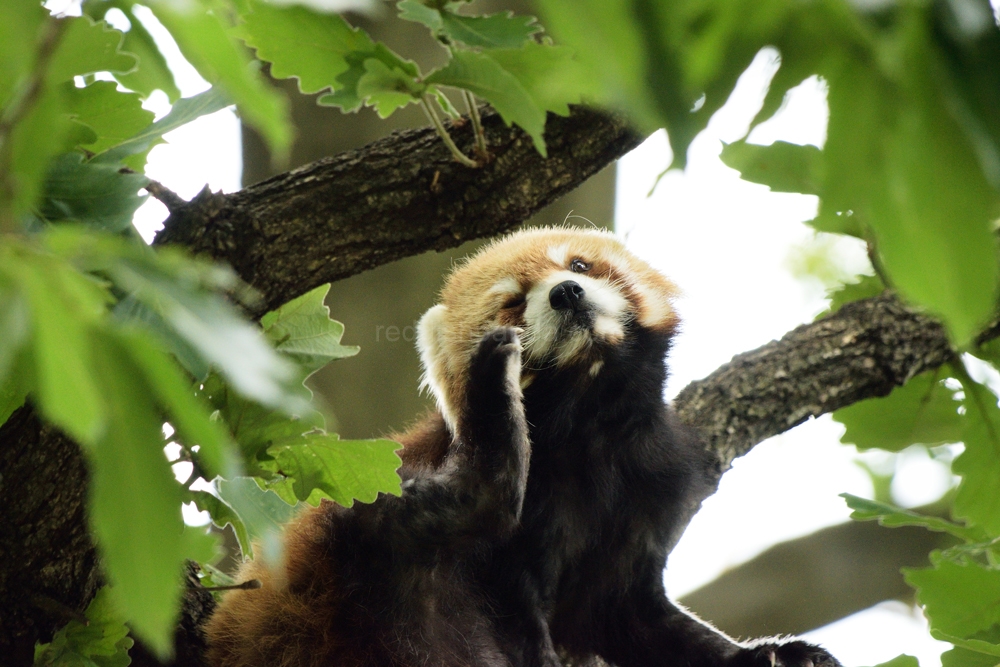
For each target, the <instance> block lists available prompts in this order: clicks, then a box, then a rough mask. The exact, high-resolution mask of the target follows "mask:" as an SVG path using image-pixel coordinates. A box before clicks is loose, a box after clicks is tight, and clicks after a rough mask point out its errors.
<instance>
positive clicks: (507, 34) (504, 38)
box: [441, 11, 542, 49]
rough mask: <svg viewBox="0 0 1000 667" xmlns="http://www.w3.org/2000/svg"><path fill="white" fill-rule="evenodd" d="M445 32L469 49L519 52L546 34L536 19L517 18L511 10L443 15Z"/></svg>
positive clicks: (530, 17) (445, 12)
mask: <svg viewBox="0 0 1000 667" xmlns="http://www.w3.org/2000/svg"><path fill="white" fill-rule="evenodd" d="M441 32H442V34H444V35H445V36H446V37H448V39H450V40H451V41H455V42H461V43H462V44H467V45H469V46H478V47H483V48H498V49H516V48H519V47H521V46H524V45H525V44H527V43H529V42H532V36H533V35H536V34H538V33H540V32H542V26H540V25H538V23H537V22H536V20H535V17H534V16H515V15H514V13H513V12H510V11H506V12H498V13H496V14H487V15H485V16H462V15H461V14H455V13H453V12H449V11H444V12H442V13H441ZM532 43H533V42H532Z"/></svg>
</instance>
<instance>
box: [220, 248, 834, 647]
mask: <svg viewBox="0 0 1000 667" xmlns="http://www.w3.org/2000/svg"><path fill="white" fill-rule="evenodd" d="M674 295H675V288H674V286H673V285H672V284H671V283H670V282H669V281H668V280H667V279H666V278H664V277H663V276H662V275H661V274H659V273H658V272H657V271H655V270H654V269H652V268H651V267H650V266H649V265H648V264H646V263H645V262H643V261H642V260H640V259H638V258H637V257H635V256H634V255H632V254H631V253H630V252H628V251H627V250H626V249H625V247H624V246H623V245H622V244H621V243H620V242H619V241H618V240H616V239H615V237H614V236H613V235H611V234H609V233H605V232H600V231H596V230H595V231H579V230H570V229H537V230H528V231H522V232H518V233H515V234H512V235H510V236H508V237H506V238H504V239H502V240H499V241H497V242H494V243H493V244H492V245H490V246H488V247H486V248H485V249H483V250H482V251H480V252H479V253H478V254H476V255H475V256H474V257H472V258H471V259H470V260H468V261H467V262H466V263H465V264H463V265H461V266H459V267H458V268H457V269H456V270H455V271H454V272H453V273H452V274H451V276H450V277H449V278H448V280H447V283H446V284H445V287H444V289H443V291H442V292H441V299H440V303H439V304H438V305H436V306H434V307H433V308H431V309H430V310H429V311H428V312H427V313H426V314H425V315H424V316H423V318H422V319H421V321H420V324H419V327H418V348H419V350H420V355H421V359H422V362H423V365H424V372H425V376H424V384H425V385H426V386H427V387H429V388H430V390H431V391H432V392H433V394H434V397H435V398H436V400H437V406H438V408H437V410H436V411H434V412H432V413H431V414H430V415H428V416H427V417H426V418H425V419H424V420H423V421H422V422H420V423H418V424H417V425H416V426H414V427H413V428H411V429H410V430H408V431H407V432H405V433H402V434H398V435H396V436H395V437H396V438H397V439H398V440H399V441H400V442H401V443H403V445H404V450H403V454H402V458H403V466H402V468H401V469H400V476H401V478H402V480H403V483H402V496H401V497H394V496H382V497H380V498H379V499H378V500H376V501H375V502H374V503H371V504H368V505H365V504H356V505H355V506H354V507H352V508H349V509H348V508H343V507H340V506H337V505H334V504H333V503H329V502H324V503H322V504H321V505H320V506H319V507H317V508H311V509H308V510H306V511H305V512H304V513H303V514H302V515H300V516H299V517H298V518H297V519H296V520H295V521H294V522H293V523H292V524H291V525H290V526H289V527H288V528H287V530H286V535H285V542H286V547H285V561H284V564H283V565H282V566H281V567H280V568H277V569H276V570H275V571H272V570H269V569H267V568H265V567H263V566H261V565H259V564H256V563H251V564H249V565H247V566H245V567H244V569H243V571H242V572H241V575H240V576H241V577H244V578H257V579H260V580H261V581H262V584H263V585H262V587H261V588H260V589H257V590H240V591H234V592H232V593H229V594H228V595H227V597H226V598H225V599H224V601H223V602H222V603H221V605H220V607H219V609H218V610H217V611H216V613H215V614H214V616H213V618H212V619H211V621H210V623H209V626H208V635H209V645H210V650H209V663H210V664H211V665H214V666H216V667H251V666H252V667H265V666H267V667H319V666H321V665H322V666H328V667H383V666H385V667H389V666H393V667H397V666H398V667H417V666H424V665H435V666H437V665H442V666H452V665H453V666H455V667H458V666H470V665H475V666H480V665H481V666H496V667H521V666H532V667H558V666H559V665H560V664H561V663H560V658H559V654H557V652H556V649H555V647H556V646H559V647H561V649H562V650H563V651H564V653H563V655H566V656H569V657H570V658H571V659H572V660H573V661H574V662H581V661H582V662H583V663H584V664H586V663H588V661H592V660H595V659H596V658H595V656H597V657H600V658H603V659H604V660H605V661H607V662H609V663H612V664H614V665H617V666H618V667H632V666H636V667H640V666H651V665H678V666H682V665H683V666H685V667H717V666H726V667H744V666H746V667H750V666H753V667H775V666H776V665H785V666H788V667H793V666H794V667H800V666H801V667H813V666H816V667H839V664H840V663H838V662H837V660H836V659H835V658H833V656H831V655H830V654H829V653H827V652H826V651H824V650H823V649H821V648H819V647H816V646H812V645H810V644H807V643H805V642H802V641H799V640H794V639H785V640H775V639H765V640H758V641H756V642H750V643H739V642H735V641H733V640H732V639H730V638H728V637H726V636H725V635H723V634H722V633H720V632H719V631H717V630H716V629H714V628H712V627H711V626H709V625H707V624H705V623H702V622H701V621H699V620H697V619H696V618H694V617H692V616H691V615H689V614H688V613H686V612H685V611H683V610H682V609H679V608H678V607H677V606H675V605H674V604H673V603H671V602H670V600H669V599H668V598H667V596H666V594H665V592H664V589H663V578H662V571H663V568H664V564H665V562H666V557H667V554H668V553H669V552H670V550H671V549H672V548H673V546H674V544H675V543H676V541H677V539H678V538H679V537H680V532H681V531H682V530H683V526H684V525H686V523H687V519H688V518H689V517H690V516H691V515H692V514H693V512H695V511H696V510H697V508H698V504H699V499H700V498H702V497H704V496H705V495H707V489H708V488H710V487H709V486H706V485H711V484H713V481H712V480H713V479H714V477H713V475H712V474H711V471H712V466H713V465H716V464H714V463H713V460H712V458H711V457H710V456H709V455H708V454H706V453H705V451H704V449H703V448H702V447H701V446H700V445H699V443H698V441H697V438H696V437H695V436H694V435H693V434H691V433H689V432H688V431H687V430H685V429H684V428H683V427H681V425H680V424H679V423H677V420H676V419H675V418H674V416H673V414H672V413H671V411H670V410H669V408H667V407H666V406H665V405H664V403H663V399H662V395H663V386H664V382H665V380H666V377H667V369H666V362H665V358H666V354H667V351H668V348H669V346H670V341H671V337H672V336H673V334H674V332H675V330H676V328H677V324H678V319H677V315H676V313H675V312H674V309H673V306H672V299H673V297H674ZM590 664H597V663H590Z"/></svg>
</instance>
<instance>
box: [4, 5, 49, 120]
mask: <svg viewBox="0 0 1000 667" xmlns="http://www.w3.org/2000/svg"><path fill="white" fill-rule="evenodd" d="M47 16H48V12H46V11H45V10H44V9H43V8H42V6H41V4H39V3H37V2H11V3H6V4H5V5H4V12H3V21H0V64H2V66H0V109H3V108H5V107H7V105H8V104H9V103H10V101H11V98H12V96H13V95H14V92H15V91H16V90H18V89H19V88H20V86H22V85H24V80H25V78H26V77H27V75H28V72H30V71H31V68H32V66H33V65H34V62H35V48H36V45H37V43H38V37H39V32H40V30H41V29H42V26H43V25H45V24H46V18H47Z"/></svg>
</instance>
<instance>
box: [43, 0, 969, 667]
mask: <svg viewBox="0 0 1000 667" xmlns="http://www.w3.org/2000/svg"><path fill="white" fill-rule="evenodd" d="M72 4H73V2H72V0H52V2H50V3H49V7H50V9H55V10H58V9H61V8H62V7H63V6H67V5H69V6H72ZM57 6H58V7H57ZM137 9H138V8H137ZM116 11H117V10H112V12H111V13H109V17H108V18H109V19H110V20H111V21H112V22H113V23H117V21H115V19H116V18H119V19H120V20H123V21H124V20H126V19H125V18H124V15H121V16H120V17H119V16H118V15H117V14H115V12H116ZM67 13H72V14H78V13H79V10H78V9H76V11H73V9H72V8H70V9H69V11H68V12H67ZM142 19H143V23H144V24H145V25H146V27H147V28H149V29H150V31H151V32H152V33H153V34H154V36H155V37H157V38H158V42H160V46H161V49H162V50H163V52H164V54H165V55H166V57H167V59H168V61H169V62H170V66H171V68H172V69H173V71H174V73H175V76H176V78H177V83H178V86H179V87H180V89H181V91H182V94H183V96H185V97H188V96H191V95H194V94H196V93H198V92H201V91H203V90H205V89H207V88H208V84H207V83H206V82H205V81H204V80H202V79H201V77H200V76H198V74H197V73H196V72H195V71H194V69H193V68H192V67H191V66H190V65H189V64H188V63H187V62H185V61H184V60H183V58H181V57H180V54H179V52H178V51H177V48H176V46H175V45H174V44H173V43H172V40H170V39H169V36H168V35H166V34H165V31H163V30H162V29H157V28H158V26H157V25H155V19H154V18H152V17H151V16H150V17H149V19H150V20H149V21H147V17H146V16H142ZM122 27H124V26H122ZM774 68H775V62H774V59H773V54H762V55H761V56H760V57H758V59H757V60H756V61H755V62H754V65H753V66H752V67H751V69H750V70H749V71H748V73H747V74H745V75H744V77H743V79H742V80H741V83H740V85H739V86H738V87H737V90H736V92H735V93H734V95H733V97H732V99H731V100H730V102H729V104H727V105H726V107H724V108H723V109H722V110H721V111H720V112H719V113H717V114H716V116H715V117H714V118H713V119H712V122H711V124H710V125H709V128H708V129H707V130H706V131H705V132H704V133H702V134H701V135H700V136H699V137H698V138H697V139H696V140H695V142H694V143H693V144H692V146H691V150H690V152H689V161H688V167H687V169H686V170H685V171H684V172H678V171H676V170H675V171H673V172H670V173H668V174H667V175H666V176H665V177H664V178H663V179H662V180H661V182H660V183H659V185H658V187H657V188H656V191H655V193H654V194H653V195H652V196H651V197H647V193H648V192H649V190H650V188H651V187H652V185H653V183H654V182H655V180H656V177H657V175H658V174H659V173H660V172H661V171H662V170H663V167H664V166H665V165H666V164H667V163H668V162H669V156H670V149H669V146H668V144H667V141H666V136H665V135H664V134H663V133H662V132H660V133H657V134H655V135H653V136H652V137H651V138H650V139H649V140H647V141H646V142H645V143H644V144H643V145H642V146H640V147H639V148H637V149H636V150H635V151H633V152H632V153H630V154H629V155H628V156H626V157H625V158H623V159H622V160H621V161H620V162H619V171H618V199H617V204H616V214H615V215H616V223H617V229H618V231H619V233H620V234H622V235H623V236H624V237H625V238H626V239H627V243H628V245H629V247H630V248H631V249H632V250H633V251H634V252H635V253H636V254H638V255H640V256H642V257H643V258H645V259H646V260H647V261H649V262H650V263H651V264H653V265H654V266H656V267H657V268H659V269H660V270H662V271H663V272H664V273H665V274H666V275H668V276H669V277H670V278H671V279H673V280H674V281H675V282H676V283H677V284H678V285H679V286H680V288H681V290H682V292H683V296H682V298H681V299H679V300H678V302H677V304H676V307H677V309H678V310H679V312H680V314H681V317H682V320H683V328H682V331H681V334H680V335H679V336H678V338H677V340H676V344H675V347H674V350H673V352H672V355H671V362H670V363H671V369H672V377H671V380H670V383H669V386H668V390H667V394H668V397H672V396H673V395H675V394H676V393H677V392H678V391H679V390H680V389H681V388H683V387H684V386H685V385H686V384H687V383H688V382H690V381H692V380H695V379H698V378H701V377H704V376H705V375H707V374H708V373H710V372H712V371H713V370H715V369H716V368H717V367H718V366H719V365H721V364H722V363H725V362H726V361H728V360H729V359H730V358H731V357H732V356H733V355H735V354H738V353H740V352H744V351H747V350H751V349H754V348H756V347H759V346H760V345H762V344H764V343H766V342H768V341H769V340H772V339H775V338H779V337H781V336H782V335H783V334H784V333H785V332H787V331H788V330H790V329H792V328H794V327H795V326H797V325H799V324H802V323H805V322H808V321H811V320H812V319H813V318H814V317H815V315H816V314H817V313H819V312H821V311H822V310H824V309H825V307H826V300H825V298H824V289H823V286H822V285H821V284H820V283H819V282H818V281H809V280H802V279H799V278H796V277H794V276H793V272H792V270H791V269H790V265H791V264H792V261H791V260H792V259H793V258H794V257H796V256H799V255H800V254H801V252H802V251H803V249H806V250H811V249H812V250H815V248H817V247H821V248H825V250H826V252H828V253H830V254H831V256H833V257H835V258H836V259H837V262H838V263H839V264H840V265H841V266H842V267H843V268H844V270H845V275H850V274H853V273H858V272H863V271H865V270H866V268H867V260H866V258H865V256H864V252H863V249H862V248H859V247H858V246H857V245H853V244H852V243H851V242H850V241H837V242H834V241H832V240H831V239H829V238H827V239H820V240H819V241H817V240H816V236H815V235H814V234H813V233H812V232H811V230H810V229H809V228H808V227H807V226H806V225H804V224H802V222H803V221H804V220H808V219H810V218H811V217H813V216H814V215H815V212H816V205H817V201H816V198H815V197H808V196H803V195H794V194H779V193H772V192H770V191H769V190H768V189H767V188H766V187H764V186H760V185H754V184H751V183H747V182H744V181H742V180H740V178H739V176H738V174H737V172H735V171H733V170H731V169H729V168H727V167H726V166H724V165H723V164H722V162H721V161H720V160H719V159H718V154H719V151H720V150H721V147H722V144H721V143H720V141H734V140H736V139H739V138H740V137H741V136H743V134H744V133H745V132H746V128H747V127H748V124H749V122H750V119H751V118H752V117H753V115H754V113H756V110H757V109H758V108H759V106H760V103H761V100H762V95H763V91H764V87H765V86H766V84H767V81H768V79H769V78H770V76H771V74H773V71H774ZM145 106H146V107H147V108H149V109H151V110H153V111H154V112H156V114H157V117H160V116H162V115H163V114H164V113H165V112H166V111H167V110H168V109H169V104H168V102H167V100H166V97H165V96H164V95H162V93H156V94H154V95H153V96H152V97H151V98H150V99H149V100H148V101H147V103H146V104H145ZM826 117H827V112H826V102H825V93H824V91H823V89H822V86H821V85H820V84H818V83H817V82H815V81H813V82H807V84H804V85H803V86H801V87H800V88H799V89H797V90H796V91H794V93H793V94H792V95H791V97H790V100H788V101H787V104H786V105H785V108H784V109H783V110H782V111H781V112H779V117H778V118H775V119H774V120H773V121H770V122H768V123H766V124H764V125H762V126H761V127H759V128H757V129H756V130H755V131H754V132H753V134H752V135H751V140H752V141H753V142H754V143H762V144H767V143H771V142H772V141H774V140H776V139H781V140H785V141H792V142H796V143H813V144H816V145H819V146H822V143H823V141H824V139H825V127H826ZM165 138H166V141H167V143H166V144H163V145H160V146H157V147H155V148H154V149H153V150H152V152H151V153H150V156H149V163H148V167H147V170H146V173H147V175H148V176H149V177H150V178H153V179H155V180H158V181H160V182H161V183H163V184H164V185H165V186H167V187H168V188H170V189H171V190H173V191H174V192H177V193H178V194H179V195H181V196H182V197H184V198H191V197H193V196H194V195H195V194H197V193H198V191H199V190H201V189H202V188H203V187H204V186H205V185H206V184H207V185H208V186H209V187H210V188H212V190H215V191H217V190H222V191H224V192H232V191H235V190H237V189H239V187H240V173H241V168H242V163H241V150H240V132H239V121H238V119H237V117H236V115H235V114H234V113H233V111H231V110H225V111H220V112H218V113H216V114H213V115H211V116H207V117H203V118H201V119H199V120H197V121H195V122H194V123H191V124H190V125H188V126H186V127H184V128H182V129H180V130H177V131H175V132H171V133H169V134H167V135H166V137H165ZM575 213H576V214H579V215H582V216H585V217H586V216H587V212H586V211H580V210H578V211H575ZM165 217H166V209H165V208H164V207H163V206H162V204H160V203H159V202H157V201H156V200H154V199H152V198H150V199H149V201H148V202H147V203H146V204H145V205H144V206H143V207H142V208H141V209H139V211H138V212H137V213H136V218H135V224H136V227H137V228H138V229H139V230H140V232H141V233H142V234H143V236H144V237H145V238H146V239H147V240H150V239H151V238H152V236H153V234H155V231H156V230H157V229H159V227H160V226H161V223H162V221H163V220H164V219H165ZM595 222H597V223H598V224H602V223H604V222H609V221H596V220H595ZM841 433H842V428H841V427H840V426H839V425H838V424H836V423H834V422H833V421H832V420H831V419H830V418H829V417H828V416H827V417H824V418H821V419H818V420H815V421H811V422H809V423H807V424H804V425H802V426H800V427H798V428H796V429H794V430H792V431H790V432H788V433H785V434H783V435H781V436H778V437H775V438H772V439H770V440H768V441H767V442H765V443H763V444H761V445H759V446H757V447H756V448H754V450H753V451H752V452H751V453H750V454H749V455H747V456H745V457H743V458H742V459H739V460H738V461H736V463H735V465H734V468H733V470H732V471H730V472H729V473H727V474H726V475H725V476H724V477H723V480H722V484H721V486H720V489H719V492H718V493H716V494H715V495H714V496H712V497H711V498H709V499H708V500H707V501H706V502H705V504H704V508H703V509H702V511H701V512H700V513H699V514H698V515H697V517H696V518H695V520H694V521H693V522H692V524H691V526H690V528H689V529H688V530H687V532H686V533H685V535H684V537H683V539H682V540H681V542H680V544H679V545H678V547H677V548H676V549H675V550H674V552H673V554H672V555H671V558H670V568H669V570H668V571H667V573H666V574H665V580H666V583H667V588H668V591H669V592H670V594H671V596H672V597H681V596H682V595H683V594H684V593H686V592H689V591H691V590H694V589H696V588H697V587H699V586H700V585H702V584H704V583H707V582H709V581H711V580H712V579H714V578H715V577H716V576H717V575H718V574H720V573H721V572H723V571H725V570H726V569H728V568H731V567H733V566H736V565H738V564H739V563H741V562H743V561H745V560H747V559H749V558H751V557H753V556H754V555H756V554H758V553H760V552H761V551H763V550H765V549H766V548H767V547H769V546H771V545H772V544H775V543H777V542H781V541H784V540H787V539H791V538H794V537H798V536H801V535H805V534H808V533H811V532H813V531H815V530H817V529H819V528H822V527H824V526H829V525H832V524H835V523H839V522H842V521H845V520H847V517H848V514H849V511H848V510H847V508H846V506H845V505H844V502H843V500H842V499H841V498H839V497H838V496H837V494H839V493H842V492H849V493H853V494H856V495H860V496H868V497H870V496H871V494H872V488H871V483H870V482H869V479H868V477H867V475H866V473H864V472H863V471H862V470H861V469H860V468H859V467H858V466H857V465H856V464H855V463H854V460H855V458H856V457H857V454H856V452H855V450H854V448H853V447H846V446H843V445H840V444H839V436H840V434H841ZM864 459H865V460H866V461H868V462H869V463H870V464H875V465H882V466H885V465H889V466H895V467H896V470H897V478H896V483H895V485H894V487H893V494H894V498H895V500H896V502H898V503H899V504H902V505H906V506H914V505H919V504H922V503H926V502H930V501H932V500H935V499H936V498H937V497H939V496H940V494H941V493H942V492H943V490H944V489H945V487H946V486H947V485H948V484H949V476H948V474H947V472H946V470H945V469H944V468H943V466H942V465H941V464H939V463H936V462H932V461H931V460H930V459H929V458H928V457H927V456H926V455H925V454H922V453H920V452H910V453H908V455H905V456H901V457H899V459H898V460H895V461H893V460H891V459H889V457H887V456H879V455H877V454H871V455H866V456H865V457H864ZM178 472H179V473H180V472H181V471H178ZM182 474H184V476H186V471H184V472H183V473H182ZM186 509H187V508H186ZM189 514H190V516H188V515H189ZM185 515H186V518H187V520H188V521H189V522H190V523H203V522H204V521H203V520H199V517H198V516H197V513H196V512H185ZM887 530H888V529H887ZM844 585H845V586H850V585H853V582H846V581H845V582H844ZM808 638H809V639H810V640H811V641H814V642H817V643H821V644H823V645H825V646H826V647H827V648H829V649H830V650H831V652H833V653H834V654H835V655H837V657H838V658H839V659H840V660H841V661H842V662H843V663H844V664H845V665H846V666H847V667H862V666H867V665H875V664H877V663H879V662H883V661H885V660H889V659H891V658H893V657H895V656H896V655H898V654H900V653H909V654H911V655H916V656H917V657H919V658H920V663H921V665H922V667H937V666H938V665H940V659H939V656H940V653H941V652H942V651H943V650H946V649H947V648H949V646H950V645H948V644H945V643H942V642H936V641H934V640H932V639H931V638H930V637H929V635H928V634H927V632H926V624H925V623H924V621H923V618H922V616H921V615H920V614H919V612H914V611H913V610H911V609H909V608H908V607H906V606H905V605H903V604H900V603H885V604H882V605H879V606H878V607H875V608H873V609H870V610H868V611H865V612H861V613H859V614H855V615H854V616H851V617H849V618H847V619H844V620H842V621H840V622H838V623H835V624H833V625H830V626H827V627H825V628H821V629H819V630H816V631H814V632H811V633H809V635H808Z"/></svg>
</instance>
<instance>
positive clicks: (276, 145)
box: [151, 0, 293, 163]
mask: <svg viewBox="0 0 1000 667" xmlns="http://www.w3.org/2000/svg"><path fill="white" fill-rule="evenodd" d="M151 8H152V10H153V12H154V13H155V14H156V17H157V18H158V19H160V21H161V22H162V23H163V25H164V26H166V28H167V29H168V30H170V34H171V35H173V37H174V39H175V40H176V41H177V45H178V46H179V47H180V50H181V53H182V54H184V57H185V58H187V59H188V61H189V62H190V63H191V64H192V65H194V67H195V69H197V70H198V73H199V74H201V75H202V76H203V77H204V78H205V79H206V80H207V81H208V82H209V83H211V84H213V85H216V84H218V86H219V87H220V88H222V89H223V90H224V91H225V92H226V93H228V95H229V96H230V98H232V100H233V101H234V102H235V103H236V107H237V108H238V109H239V111H240V114H241V117H242V119H243V120H244V121H246V122H247V123H249V124H250V125H252V126H253V127H254V128H256V129H257V130H258V131H259V132H260V133H261V135H263V137H264V138H265V139H266V140H267V143H268V146H269V147H270V149H271V152H272V153H273V154H274V155H275V156H276V160H277V162H279V163H281V162H284V161H285V160H287V158H288V151H289V150H290V148H291V144H292V132H293V130H292V124H291V119H290V117H289V110H288V100H286V99H285V97H284V96H283V95H282V94H281V93H279V92H278V91H277V90H275V89H274V88H272V87H270V86H268V85H267V84H266V83H265V82H264V80H263V77H261V75H260V72H259V71H257V68H256V67H255V66H254V65H252V64H251V63H250V61H249V58H248V57H247V55H246V54H245V52H244V50H243V49H242V48H241V47H239V46H238V45H237V44H236V43H235V42H234V41H233V40H232V38H231V37H230V36H229V33H228V28H227V26H226V25H224V23H223V21H222V18H221V17H220V16H219V15H217V14H215V13H211V12H209V11H206V9H205V7H204V6H203V5H201V4H200V3H199V2H195V1H192V2H188V3H183V4H179V3H172V2H167V1H165V0H159V1H158V2H155V3H152V4H151Z"/></svg>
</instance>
